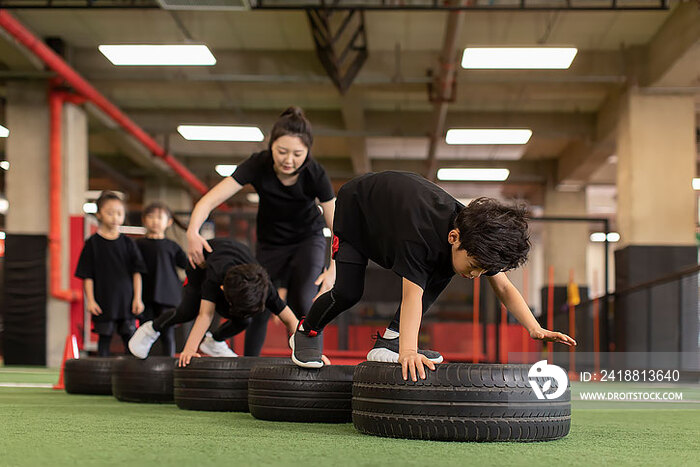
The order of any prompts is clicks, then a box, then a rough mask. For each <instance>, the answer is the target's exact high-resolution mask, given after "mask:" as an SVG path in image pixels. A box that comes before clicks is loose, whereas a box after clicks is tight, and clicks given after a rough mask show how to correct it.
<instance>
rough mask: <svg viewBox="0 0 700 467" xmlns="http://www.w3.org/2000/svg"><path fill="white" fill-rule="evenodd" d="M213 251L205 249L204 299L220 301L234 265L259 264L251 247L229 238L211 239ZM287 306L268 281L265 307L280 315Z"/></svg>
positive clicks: (210, 244)
mask: <svg viewBox="0 0 700 467" xmlns="http://www.w3.org/2000/svg"><path fill="white" fill-rule="evenodd" d="M208 243H209V246H211V249H212V252H211V253H207V252H206V251H205V253H204V256H205V258H206V262H207V266H206V269H207V270H206V276H205V279H204V282H202V299H204V300H208V301H210V302H213V303H220V302H221V300H225V299H223V291H222V290H221V285H223V283H224V279H225V278H226V273H227V272H228V270H229V269H230V268H231V267H232V266H238V265H241V264H258V262H257V261H256V260H255V258H254V257H253V254H252V253H251V251H250V249H248V247H247V246H245V245H244V244H242V243H240V242H237V241H235V240H231V239H228V238H214V239H212V240H209V242H208ZM285 306H287V305H286V304H285V303H284V301H282V299H281V298H280V296H279V294H278V293H277V289H276V288H275V286H274V285H273V284H272V282H271V281H270V282H268V288H267V297H266V298H265V307H266V308H267V309H268V310H270V311H271V312H273V313H274V314H276V315H278V314H280V313H281V312H282V310H284V308H285Z"/></svg>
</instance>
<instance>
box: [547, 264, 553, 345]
mask: <svg viewBox="0 0 700 467" xmlns="http://www.w3.org/2000/svg"><path fill="white" fill-rule="evenodd" d="M547 329H549V330H550V331H551V330H553V329H554V266H550V267H549V280H548V285H547ZM547 352H548V353H549V357H550V358H551V357H553V352H554V343H553V342H548V343H547Z"/></svg>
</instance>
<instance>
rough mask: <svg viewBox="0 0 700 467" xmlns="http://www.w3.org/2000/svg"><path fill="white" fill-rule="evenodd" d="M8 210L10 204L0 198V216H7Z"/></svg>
mask: <svg viewBox="0 0 700 467" xmlns="http://www.w3.org/2000/svg"><path fill="white" fill-rule="evenodd" d="M9 209H10V202H9V201H8V200H7V199H6V198H0V214H7V211H8V210H9Z"/></svg>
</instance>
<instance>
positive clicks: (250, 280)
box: [224, 264, 270, 318]
mask: <svg viewBox="0 0 700 467" xmlns="http://www.w3.org/2000/svg"><path fill="white" fill-rule="evenodd" d="M269 283H270V278H269V277H268V275H267V271H265V269H264V268H263V267H262V266H260V265H259V264H239V265H238V266H232V267H231V268H229V270H228V271H226V277H225V278H224V296H225V297H226V301H227V302H228V303H229V305H231V314H232V315H233V316H235V317H237V318H249V317H251V316H253V315H256V314H258V313H260V312H261V311H263V310H264V309H265V298H266V297H267V290H268V287H269V286H268V284H269Z"/></svg>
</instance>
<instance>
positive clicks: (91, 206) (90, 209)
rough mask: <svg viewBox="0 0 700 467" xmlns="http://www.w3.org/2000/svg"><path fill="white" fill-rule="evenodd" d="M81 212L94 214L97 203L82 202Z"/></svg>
mask: <svg viewBox="0 0 700 467" xmlns="http://www.w3.org/2000/svg"><path fill="white" fill-rule="evenodd" d="M83 212H84V213H86V214H95V213H96V212H97V203H85V204H83Z"/></svg>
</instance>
